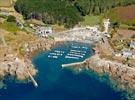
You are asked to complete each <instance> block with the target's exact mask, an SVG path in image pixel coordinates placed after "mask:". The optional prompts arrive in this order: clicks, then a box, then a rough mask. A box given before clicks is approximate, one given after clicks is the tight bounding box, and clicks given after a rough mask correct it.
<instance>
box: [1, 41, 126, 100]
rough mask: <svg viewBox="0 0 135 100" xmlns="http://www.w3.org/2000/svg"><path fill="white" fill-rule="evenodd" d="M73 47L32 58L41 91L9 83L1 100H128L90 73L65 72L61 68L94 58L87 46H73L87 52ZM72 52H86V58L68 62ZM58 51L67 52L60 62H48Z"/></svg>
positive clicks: (65, 47)
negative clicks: (51, 55)
mask: <svg viewBox="0 0 135 100" xmlns="http://www.w3.org/2000/svg"><path fill="white" fill-rule="evenodd" d="M71 45H73V43H66V44H64V45H61V46H58V47H56V48H54V49H52V50H51V51H48V52H42V53H40V54H39V55H37V56H35V57H34V58H33V63H34V65H35V66H36V68H37V69H38V71H39V72H38V75H37V76H36V77H35V79H36V80H37V82H38V85H39V86H38V88H35V87H34V86H33V85H32V83H27V84H24V83H15V82H14V81H13V80H8V81H6V84H7V89H1V90H0V100H125V99H122V93H120V92H116V91H114V90H113V89H112V88H111V87H110V86H109V85H107V83H106V82H103V81H100V80H99V79H98V78H99V77H98V76H96V74H93V73H92V72H91V73H90V72H88V71H82V72H80V73H75V72H73V71H72V70H71V69H67V68H64V69H63V68H62V67H61V64H64V63H71V62H76V61H83V60H84V59H86V58H88V57H90V56H91V55H92V54H93V51H92V47H91V46H89V45H88V44H80V43H74V45H75V46H86V47H89V48H88V49H87V48H72V47H71ZM71 49H74V50H78V49H79V50H82V51H86V53H85V55H84V58H80V59H66V58H65V56H66V55H67V54H68V53H69V52H70V50H71ZM55 50H59V51H64V53H63V55H62V56H58V58H57V59H56V58H48V55H49V53H54V51H55Z"/></svg>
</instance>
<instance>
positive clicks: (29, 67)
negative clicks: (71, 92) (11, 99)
mask: <svg viewBox="0 0 135 100" xmlns="http://www.w3.org/2000/svg"><path fill="white" fill-rule="evenodd" d="M56 44H59V43H55V42H54V40H53V39H47V38H45V39H43V38H40V39H37V40H36V41H30V42H29V43H25V44H24V46H23V50H24V52H25V53H24V57H21V58H19V57H18V56H17V55H15V54H8V53H7V54H4V55H3V58H1V61H0V80H1V81H0V84H1V88H3V87H2V86H4V83H3V80H4V78H5V77H7V76H8V77H14V78H15V79H16V80H18V81H23V82H24V81H29V80H30V76H29V74H28V72H29V73H30V74H31V75H32V76H35V75H36V74H37V72H38V70H37V69H36V68H35V66H33V64H32V61H31V59H32V57H33V56H34V55H35V54H37V53H39V52H40V51H47V50H50V49H51V48H52V47H54V46H55V45H56Z"/></svg>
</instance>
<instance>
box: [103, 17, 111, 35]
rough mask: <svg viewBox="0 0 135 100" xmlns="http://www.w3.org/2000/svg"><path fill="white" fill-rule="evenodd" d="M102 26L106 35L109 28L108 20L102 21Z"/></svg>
mask: <svg viewBox="0 0 135 100" xmlns="http://www.w3.org/2000/svg"><path fill="white" fill-rule="evenodd" d="M103 24H104V33H108V32H109V27H110V19H104V21H103Z"/></svg>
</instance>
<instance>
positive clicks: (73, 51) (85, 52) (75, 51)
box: [70, 50, 86, 53]
mask: <svg viewBox="0 0 135 100" xmlns="http://www.w3.org/2000/svg"><path fill="white" fill-rule="evenodd" d="M70 51H72V52H81V53H86V51H80V50H70Z"/></svg>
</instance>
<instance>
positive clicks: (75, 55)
mask: <svg viewBox="0 0 135 100" xmlns="http://www.w3.org/2000/svg"><path fill="white" fill-rule="evenodd" d="M67 55H68V56H74V57H80V58H83V56H82V55H77V54H70V53H69V54H67Z"/></svg>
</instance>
